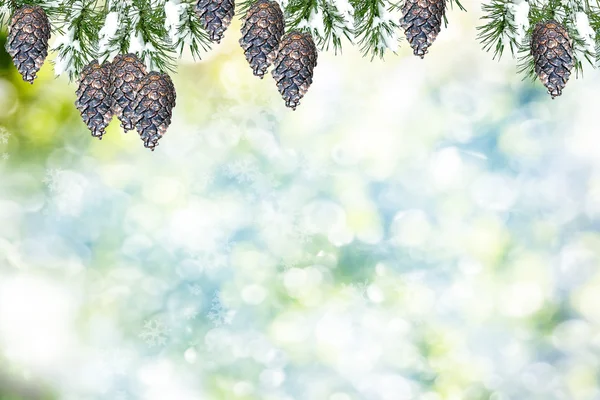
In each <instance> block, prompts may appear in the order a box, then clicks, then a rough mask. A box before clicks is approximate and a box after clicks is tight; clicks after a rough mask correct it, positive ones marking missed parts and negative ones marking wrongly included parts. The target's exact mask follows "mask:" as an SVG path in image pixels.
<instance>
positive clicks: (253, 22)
mask: <svg viewBox="0 0 600 400" xmlns="http://www.w3.org/2000/svg"><path fill="white" fill-rule="evenodd" d="M283 32H284V18H283V12H282V11H281V8H280V7H279V4H277V3H276V2H275V1H269V0H258V1H257V2H256V3H254V4H253V5H252V7H250V9H249V10H248V13H247V14H246V19H245V21H244V25H243V26H242V38H241V39H240V45H241V46H242V48H243V49H244V53H245V54H246V60H248V63H250V67H252V70H253V71H254V75H256V76H259V77H260V78H261V79H262V78H263V76H264V75H265V73H266V72H267V68H269V66H270V65H271V64H272V63H273V60H274V59H275V56H276V55H277V49H278V48H279V42H280V41H281V36H283Z"/></svg>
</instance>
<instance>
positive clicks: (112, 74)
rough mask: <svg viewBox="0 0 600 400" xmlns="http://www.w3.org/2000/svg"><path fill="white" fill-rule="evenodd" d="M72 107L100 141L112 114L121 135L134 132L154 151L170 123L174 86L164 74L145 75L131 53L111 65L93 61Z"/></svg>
mask: <svg viewBox="0 0 600 400" xmlns="http://www.w3.org/2000/svg"><path fill="white" fill-rule="evenodd" d="M79 80H80V83H79V88H78V89H77V101H76V102H75V106H76V107H77V109H78V110H79V112H80V113H81V117H82V118H83V122H85V124H86V125H87V126H88V128H89V129H90V131H92V136H95V137H98V138H100V139H102V136H103V135H104V131H105V129H106V127H107V126H108V124H109V123H110V121H111V120H112V117H113V116H114V115H116V116H117V118H119V120H120V121H121V127H123V130H124V131H125V132H127V131H129V130H133V129H137V131H138V133H139V134H140V137H141V138H142V140H143V141H144V146H145V147H147V148H149V149H152V150H154V148H155V147H156V146H157V145H158V141H159V140H160V138H162V137H163V135H164V134H165V132H166V131H167V128H168V127H169V125H170V124H171V117H172V115H173V114H172V113H173V108H174V107H175V99H176V94H175V86H174V85H173V82H172V81H171V78H170V77H169V75H167V74H162V73H159V72H149V73H146V67H145V66H144V64H143V63H142V62H141V61H140V60H139V59H138V57H137V56H136V55H135V54H125V55H118V56H116V57H115V59H114V60H113V62H112V63H110V62H104V63H103V64H102V65H100V64H99V63H98V61H96V60H94V61H92V62H91V63H90V64H88V65H87V66H86V67H85V68H84V69H83V71H82V72H81V76H80V79H79Z"/></svg>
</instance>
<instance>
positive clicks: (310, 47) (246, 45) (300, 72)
mask: <svg viewBox="0 0 600 400" xmlns="http://www.w3.org/2000/svg"><path fill="white" fill-rule="evenodd" d="M234 8H235V2H234V0H199V1H198V3H197V5H196V13H197V14H198V17H199V18H200V22H201V23H202V26H203V28H204V29H206V31H207V32H208V35H209V37H210V39H211V40H213V41H215V42H219V41H220V40H221V39H222V38H223V34H224V32H225V30H226V29H227V27H228V26H229V24H230V23H231V19H232V18H233V15H234V12H235V11H234ZM284 32H285V18H284V16H283V11H282V10H281V8H280V7H279V4H278V3H277V2H275V1H271V0H257V1H256V2H255V3H254V4H252V6H251V7H250V8H249V9H248V12H247V13H246V16H245V18H244V24H243V26H242V38H241V39H240V45H241V46H242V49H244V54H245V55H246V60H248V63H249V64H250V67H251V68H252V71H253V72H254V75H256V76H258V77H260V78H261V79H262V78H263V77H264V75H265V74H266V73H267V70H268V69H269V67H270V66H271V65H273V66H274V68H273V71H272V75H273V78H274V79H275V82H276V83H277V89H278V90H279V93H281V96H282V97H283V99H284V100H285V105H286V106H288V107H290V108H292V109H294V110H295V109H296V107H297V106H298V105H299V104H300V99H302V97H303V96H304V95H305V94H306V92H307V90H308V88H309V87H310V85H311V83H312V78H313V71H314V69H315V67H316V65H317V47H316V46H315V43H314V41H313V38H312V36H311V35H310V33H305V32H299V31H291V32H289V33H287V34H285V35H284Z"/></svg>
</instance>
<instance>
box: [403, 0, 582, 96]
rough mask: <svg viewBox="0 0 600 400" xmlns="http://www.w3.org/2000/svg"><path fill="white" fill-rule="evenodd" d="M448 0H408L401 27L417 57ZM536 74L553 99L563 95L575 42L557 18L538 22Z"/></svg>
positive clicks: (434, 32) (534, 38)
mask: <svg viewBox="0 0 600 400" xmlns="http://www.w3.org/2000/svg"><path fill="white" fill-rule="evenodd" d="M445 12H446V0H405V1H404V5H403V7H402V14H403V17H402V19H401V20H400V26H401V27H402V28H403V29H404V32H405V34H406V38H407V39H408V42H409V43H410V46H411V47H412V48H413V52H414V54H415V55H416V56H419V57H421V58H423V57H424V56H425V54H427V51H428V48H429V47H430V46H431V45H432V44H433V42H434V41H435V39H436V37H437V35H438V33H440V30H441V27H442V21H443V19H444V14H445ZM531 55H532V56H533V59H534V64H535V73H536V74H537V76H538V78H539V79H540V81H541V82H542V84H543V85H544V86H546V88H547V89H548V93H549V94H550V95H551V96H552V98H553V99H554V98H555V97H556V96H560V95H561V94H562V90H563V89H564V87H565V85H566V84H567V81H568V80H569V76H570V75H571V70H572V69H573V67H574V65H575V62H574V58H573V41H572V40H571V38H570V37H569V34H568V32H567V30H566V29H565V27H564V26H562V25H561V24H559V23H558V22H556V21H553V20H549V21H542V22H539V23H538V24H536V26H535V27H534V29H533V33H532V35H531Z"/></svg>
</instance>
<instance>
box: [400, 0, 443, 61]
mask: <svg viewBox="0 0 600 400" xmlns="http://www.w3.org/2000/svg"><path fill="white" fill-rule="evenodd" d="M445 11H446V1H445V0H406V2H405V3H404V6H403V7H402V13H403V17H402V19H401V20H400V26H401V27H402V28H403V29H404V32H405V34H406V38H407V40H408V42H409V43H410V46H411V47H412V48H413V52H414V54H415V55H416V56H419V57H421V58H423V57H424V56H425V54H427V52H428V48H429V47H430V46H431V45H432V44H433V42H434V41H435V39H436V38H437V35H438V34H439V33H440V30H441V27H442V19H443V17H444V13H445Z"/></svg>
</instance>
